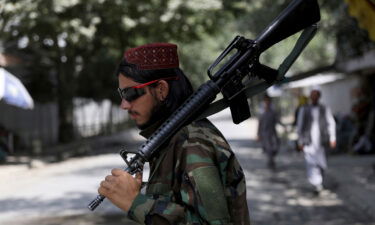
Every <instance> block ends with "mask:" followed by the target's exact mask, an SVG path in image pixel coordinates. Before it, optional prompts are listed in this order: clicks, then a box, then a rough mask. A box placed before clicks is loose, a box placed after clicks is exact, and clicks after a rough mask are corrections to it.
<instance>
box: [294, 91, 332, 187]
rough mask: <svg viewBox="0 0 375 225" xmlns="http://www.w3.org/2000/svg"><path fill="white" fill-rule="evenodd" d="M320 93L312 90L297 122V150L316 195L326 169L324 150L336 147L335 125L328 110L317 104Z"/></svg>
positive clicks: (321, 184) (321, 185)
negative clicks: (301, 154)
mask: <svg viewBox="0 0 375 225" xmlns="http://www.w3.org/2000/svg"><path fill="white" fill-rule="evenodd" d="M320 96H321V93H320V91H319V90H312V91H311V93H310V99H311V104H309V105H306V106H304V107H303V108H302V109H301V110H300V112H299V114H298V121H297V133H298V144H299V148H300V149H301V150H303V152H304V156H305V162H306V169H307V179H308V181H309V183H311V184H312V185H313V186H314V188H315V190H314V192H315V193H316V194H319V192H320V191H321V190H322V189H323V174H324V170H325V169H326V168H327V161H326V157H325V149H327V148H328V147H330V148H335V147H336V124H335V120H334V118H333V116H332V113H331V111H330V109H329V108H327V107H325V106H323V105H321V104H319V99H320Z"/></svg>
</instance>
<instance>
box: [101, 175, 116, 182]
mask: <svg viewBox="0 0 375 225" xmlns="http://www.w3.org/2000/svg"><path fill="white" fill-rule="evenodd" d="M114 179H115V178H114V177H113V176H112V175H108V176H106V177H105V179H104V180H105V181H108V182H111V181H113V180H114Z"/></svg>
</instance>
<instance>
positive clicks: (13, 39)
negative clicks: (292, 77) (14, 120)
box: [0, 0, 236, 140]
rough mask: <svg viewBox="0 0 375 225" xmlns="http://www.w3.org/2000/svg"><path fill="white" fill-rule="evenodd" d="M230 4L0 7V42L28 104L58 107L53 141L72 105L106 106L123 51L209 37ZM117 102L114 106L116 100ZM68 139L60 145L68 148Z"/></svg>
mask: <svg viewBox="0 0 375 225" xmlns="http://www.w3.org/2000/svg"><path fill="white" fill-rule="evenodd" d="M235 2H236V1H229V0H210V1H205V2H202V1H198V0H192V1H183V0H169V1H163V0H151V1H149V0H147V1H146V0H127V1H122V0H18V1H6V2H5V4H4V5H2V6H1V7H2V8H1V9H0V12H1V21H0V37H1V39H0V41H1V43H2V45H3V46H4V48H5V51H7V52H12V53H14V54H18V55H21V56H22V58H23V64H22V66H23V67H24V68H25V70H26V71H28V72H27V75H25V76H26V77H28V79H27V80H28V82H27V83H26V85H27V86H28V88H29V90H30V91H31V93H32V96H33V97H34V99H36V101H39V102H43V101H54V100H56V101H57V102H58V105H59V116H60V133H64V134H67V133H69V132H70V133H73V132H71V131H72V130H71V129H72V126H71V125H72V109H73V106H72V98H73V97H74V96H82V97H90V98H95V99H103V98H111V99H113V98H114V97H113V96H115V95H114V90H115V86H116V77H115V76H114V74H113V72H114V70H115V67H116V64H117V62H118V61H119V60H120V59H121V57H122V52H123V50H125V49H126V48H129V47H134V46H136V45H139V44H144V43H147V42H165V41H175V40H178V41H179V42H189V41H194V40H197V39H200V38H201V36H202V34H204V33H213V32H214V31H215V30H216V29H217V27H219V26H220V24H223V23H224V21H225V20H226V18H228V17H229V16H230V14H231V13H230V10H223V7H227V8H228V9H230V8H231V5H232V4H234V3H235ZM116 100H117V99H116ZM69 139H71V137H69V136H67V137H61V138H60V140H69Z"/></svg>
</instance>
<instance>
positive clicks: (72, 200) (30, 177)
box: [0, 112, 375, 225]
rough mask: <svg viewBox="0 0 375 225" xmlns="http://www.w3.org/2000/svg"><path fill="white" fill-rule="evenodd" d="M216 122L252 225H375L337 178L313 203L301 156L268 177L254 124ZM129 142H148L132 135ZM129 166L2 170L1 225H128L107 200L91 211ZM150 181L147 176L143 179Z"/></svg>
mask: <svg viewBox="0 0 375 225" xmlns="http://www.w3.org/2000/svg"><path fill="white" fill-rule="evenodd" d="M212 121H213V122H214V123H215V124H216V125H217V126H218V127H219V129H220V130H221V131H223V133H224V135H225V136H226V137H227V139H228V140H229V142H230V144H231V146H232V148H233V149H234V151H235V153H236V155H237V157H238V158H239V160H240V162H241V165H242V167H243V169H244V171H245V174H246V178H247V196H248V204H249V208H250V216H251V221H252V224H256V225H263V224H264V225H274V224H275V225H276V224H277V225H284V224H285V225H287V224H307V225H315V224H327V225H351V224H353V225H354V224H356V225H361V224H363V225H370V224H375V220H374V218H373V217H371V215H369V214H368V213H364V212H363V210H361V208H359V207H357V206H356V205H353V204H351V202H348V200H347V198H345V197H343V196H342V193H340V192H339V190H341V191H342V190H345V189H342V188H341V189H340V185H342V184H341V183H339V182H338V181H337V179H336V178H335V177H331V176H328V180H329V181H328V182H327V186H328V189H327V190H325V191H323V193H322V194H321V195H320V196H315V195H313V194H312V192H311V189H310V187H309V185H308V183H307V181H306V178H305V170H304V162H303V158H302V155H301V154H298V153H295V152H293V151H290V150H288V149H287V148H283V149H282V151H281V152H280V154H279V155H278V157H277V161H276V162H277V170H276V171H270V170H268V169H267V168H266V166H265V165H266V162H265V158H264V155H263V154H262V151H261V149H260V148H259V145H258V143H256V141H255V129H256V126H257V124H256V120H254V119H250V120H247V121H245V122H244V123H242V124H240V125H234V124H232V122H231V121H230V118H229V117H228V112H224V113H221V114H219V115H216V116H215V117H213V118H212ZM126 138H127V139H129V135H128V136H127V137H126ZM130 138H131V139H132V140H134V142H141V141H142V139H139V138H137V136H136V135H134V134H133V133H132V137H130ZM133 145H134V143H133ZM366 162H367V161H366ZM329 164H332V165H333V166H335V165H336V164H335V159H330V161H329ZM123 165H124V163H123V161H122V159H121V158H120V157H119V156H118V155H117V154H115V153H109V154H101V155H96V156H89V157H80V158H72V159H69V160H66V161H63V162H59V163H52V164H47V165H42V166H39V167H37V168H33V169H28V168H27V166H25V165H23V166H22V165H21V166H1V167H0V177H1V185H0V225H26V224H27V225H52V224H54V225H55V224H60V225H70V224H80V225H94V224H95V225H97V224H103V225H104V224H106V225H115V224H124V223H123V221H122V218H123V217H124V216H123V213H122V212H121V211H120V210H118V209H117V208H115V207H114V206H112V205H111V204H110V203H109V201H107V200H105V201H104V202H103V203H102V204H101V205H100V206H99V207H98V208H97V209H96V210H95V211H94V212H90V211H89V210H88V209H87V208H86V206H87V204H88V203H89V202H90V201H91V200H92V199H93V198H94V197H95V196H96V194H97V188H98V184H99V182H100V181H101V180H102V179H103V178H104V177H105V176H106V175H107V174H108V173H109V172H110V170H111V169H112V168H122V167H123ZM332 169H334V168H332ZM147 174H148V171H147V168H146V173H145V175H146V176H145V177H147ZM145 179H146V178H145ZM344 194H345V193H344Z"/></svg>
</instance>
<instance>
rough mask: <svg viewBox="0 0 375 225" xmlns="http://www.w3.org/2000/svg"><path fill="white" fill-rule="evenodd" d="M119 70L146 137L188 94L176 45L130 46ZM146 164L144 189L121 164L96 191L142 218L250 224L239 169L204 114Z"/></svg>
mask: <svg viewBox="0 0 375 225" xmlns="http://www.w3.org/2000/svg"><path fill="white" fill-rule="evenodd" d="M117 76H118V82H119V93H120V96H121V98H122V102H121V108H123V109H124V110H128V113H129V115H130V118H131V119H133V120H134V121H135V123H136V125H137V126H138V128H139V129H140V130H141V133H140V134H141V135H143V136H144V137H146V138H147V137H149V136H150V135H151V134H152V133H153V132H154V131H155V130H156V129H157V128H158V127H159V126H160V124H161V123H162V122H164V121H165V120H166V119H167V118H168V117H169V116H170V115H171V113H172V112H174V111H175V110H176V109H177V108H178V106H179V105H181V103H182V102H183V101H184V100H185V99H186V98H187V97H188V96H190V95H191V94H192V92H193V91H192V87H191V84H190V82H189V80H188V79H187V77H186V76H185V75H184V73H183V72H182V71H181V70H180V69H179V60H178V55H177V46H176V45H174V44H169V43H154V44H148V45H143V46H139V47H137V48H132V49H129V50H127V51H126V52H125V55H124V58H123V60H122V62H121V64H120V65H119V67H118V71H117ZM149 163H150V177H149V179H148V184H147V187H146V191H145V194H142V193H141V192H140V189H141V183H142V176H141V174H137V175H136V177H135V178H133V177H132V176H131V175H129V174H128V173H127V172H124V171H123V170H121V169H114V170H112V175H109V176H107V177H106V178H105V180H104V181H102V182H101V185H100V187H99V190H98V191H99V193H100V194H102V195H104V196H105V197H107V198H108V199H109V200H110V201H111V202H112V203H113V204H115V205H116V206H117V207H119V208H121V209H123V210H124V211H126V212H128V217H129V218H130V219H132V220H134V221H136V222H137V223H141V224H249V215H248V207H247V201H246V185H245V178H244V173H243V171H242V169H241V167H240V165H239V163H238V161H237V159H236V157H235V155H234V153H233V152H232V150H231V149H230V147H229V145H228V143H227V141H226V140H225V138H224V137H223V136H222V134H221V133H220V132H219V131H218V130H217V128H215V127H214V125H213V124H211V123H210V122H209V121H208V120H207V119H203V120H199V121H196V122H192V123H191V124H189V125H187V126H185V127H183V128H182V129H180V130H179V131H178V132H177V133H176V134H175V135H173V137H172V138H170V139H169V140H168V141H166V143H165V144H164V145H163V146H162V147H161V149H160V151H159V152H158V153H157V154H156V156H155V157H154V158H153V159H152V160H151V161H150V162H149Z"/></svg>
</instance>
